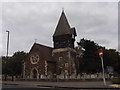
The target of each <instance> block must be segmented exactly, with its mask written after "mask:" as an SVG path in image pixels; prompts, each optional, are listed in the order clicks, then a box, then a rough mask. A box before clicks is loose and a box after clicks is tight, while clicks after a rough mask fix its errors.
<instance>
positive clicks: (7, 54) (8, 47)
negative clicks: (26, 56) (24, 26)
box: [5, 30, 9, 81]
mask: <svg viewBox="0 0 120 90" xmlns="http://www.w3.org/2000/svg"><path fill="white" fill-rule="evenodd" d="M6 32H7V33H8V36H7V53H6V58H7V60H8V50H9V31H8V30H7V31H6ZM5 68H6V72H5V81H6V80H7V61H5Z"/></svg>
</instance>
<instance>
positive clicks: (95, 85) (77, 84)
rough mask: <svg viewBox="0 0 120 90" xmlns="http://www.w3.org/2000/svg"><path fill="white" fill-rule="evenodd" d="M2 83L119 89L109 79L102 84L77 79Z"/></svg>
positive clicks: (8, 83) (35, 86) (5, 83)
mask: <svg viewBox="0 0 120 90" xmlns="http://www.w3.org/2000/svg"><path fill="white" fill-rule="evenodd" d="M2 84H3V85H14V86H15V85H19V86H27V87H34V88H39V87H46V88H47V87H54V88H70V89H71V88H72V89H79V88H102V89H103V88H106V89H120V85H118V84H112V83H111V82H110V81H107V82H106V85H104V84H103V81H81V82H80V81H79V82H40V81H3V82H2Z"/></svg>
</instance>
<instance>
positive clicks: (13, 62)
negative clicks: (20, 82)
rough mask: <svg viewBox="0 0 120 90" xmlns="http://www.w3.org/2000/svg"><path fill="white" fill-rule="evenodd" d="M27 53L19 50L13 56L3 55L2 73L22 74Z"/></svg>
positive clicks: (10, 74)
mask: <svg viewBox="0 0 120 90" xmlns="http://www.w3.org/2000/svg"><path fill="white" fill-rule="evenodd" d="M26 56H27V53H25V52H24V51H18V52H15V53H14V54H13V56H11V57H2V73H3V74H5V75H6V74H7V75H9V76H12V79H13V76H20V75H21V73H22V63H23V60H24V59H25V58H26Z"/></svg>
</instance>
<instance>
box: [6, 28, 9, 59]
mask: <svg viewBox="0 0 120 90" xmlns="http://www.w3.org/2000/svg"><path fill="white" fill-rule="evenodd" d="M6 32H7V33H8V37H7V54H6V56H7V57H8V50H9V31H8V30H7V31H6Z"/></svg>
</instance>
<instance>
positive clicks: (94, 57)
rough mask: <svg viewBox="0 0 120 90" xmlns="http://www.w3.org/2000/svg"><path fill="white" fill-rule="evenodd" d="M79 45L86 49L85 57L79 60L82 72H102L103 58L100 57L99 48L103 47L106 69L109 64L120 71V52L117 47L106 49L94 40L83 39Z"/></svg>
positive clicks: (116, 70)
mask: <svg viewBox="0 0 120 90" xmlns="http://www.w3.org/2000/svg"><path fill="white" fill-rule="evenodd" d="M78 45H79V46H81V47H83V48H84V49H85V51H84V55H83V58H82V59H80V60H79V63H80V65H79V66H80V70H81V72H87V73H95V72H101V70H102V69H101V59H100V58H99V49H100V48H102V49H103V60H104V67H105V69H106V68H107V66H112V67H114V71H115V72H117V73H120V67H119V66H120V64H119V62H120V61H119V60H120V59H119V58H120V55H119V52H117V51H116V50H115V49H105V47H102V46H99V45H98V44H96V43H95V42H94V41H90V40H87V39H84V38H83V39H81V40H80V42H78Z"/></svg>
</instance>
